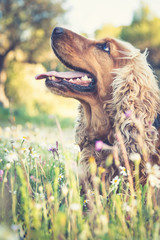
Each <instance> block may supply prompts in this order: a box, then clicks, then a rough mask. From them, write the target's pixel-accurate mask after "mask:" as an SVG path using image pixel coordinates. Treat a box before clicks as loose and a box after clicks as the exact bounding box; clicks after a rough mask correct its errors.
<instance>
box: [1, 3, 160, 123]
mask: <svg viewBox="0 0 160 240" xmlns="http://www.w3.org/2000/svg"><path fill="white" fill-rule="evenodd" d="M55 26H62V27H66V28H69V29H71V30H73V31H76V32H77V33H79V34H83V35H84V36H86V37H90V38H95V39H100V38H103V37H106V36H112V37H116V38H121V39H123V40H125V41H129V42H131V43H132V44H133V45H134V46H136V47H137V48H140V49H141V51H142V52H143V51H144V50H145V49H146V48H148V50H149V56H148V61H149V63H150V64H151V66H152V67H153V69H154V70H155V74H156V75H157V76H159V79H160V1H159V0H148V1H147V0H146V1H140V0H134V1H133V0H112V1H109V0H99V1H93V0H81V1H79V0H45V1H44V0H34V1H33V0H14V1H13V0H0V124H1V125H2V126H5V125H7V124H9V123H11V124H19V123H20V124H25V123H26V122H32V123H35V124H40V125H49V126H51V125H54V124H55V122H56V119H58V120H59V121H60V122H61V124H62V126H64V127H65V126H66V127H67V126H69V125H72V124H73V121H74V119H75V116H76V108H77V104H78V103H77V102H76V100H73V99H66V98H62V97H58V96H55V95H53V94H51V93H50V92H49V91H48V90H47V89H46V87H45V84H44V81H36V80H35V75H36V74H39V73H42V72H45V71H49V70H56V71H65V70H66V69H65V68H64V66H63V65H62V64H61V63H60V62H59V61H58V60H57V58H56V57H55V56H54V54H53V52H52V50H51V47H50V35H51V33H52V30H53V28H54V27H55Z"/></svg>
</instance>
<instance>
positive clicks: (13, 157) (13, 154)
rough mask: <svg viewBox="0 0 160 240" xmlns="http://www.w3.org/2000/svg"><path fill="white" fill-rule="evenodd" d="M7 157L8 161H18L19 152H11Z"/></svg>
mask: <svg viewBox="0 0 160 240" xmlns="http://www.w3.org/2000/svg"><path fill="white" fill-rule="evenodd" d="M5 159H6V161H7V162H14V161H18V154H17V153H16V152H9V153H8V154H7V155H6V156H5Z"/></svg>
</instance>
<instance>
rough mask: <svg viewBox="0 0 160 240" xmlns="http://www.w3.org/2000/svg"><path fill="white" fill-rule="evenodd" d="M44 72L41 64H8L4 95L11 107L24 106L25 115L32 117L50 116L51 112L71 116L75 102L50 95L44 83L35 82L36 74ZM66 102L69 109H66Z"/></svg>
mask: <svg viewBox="0 0 160 240" xmlns="http://www.w3.org/2000/svg"><path fill="white" fill-rule="evenodd" d="M45 71H46V70H45V68H44V67H43V66H42V65H41V64H29V63H28V64H27V63H25V64H23V63H14V62H13V63H12V64H10V68H8V78H7V81H6V94H7V97H8V98H9V100H10V102H11V104H12V105H11V106H13V108H15V106H17V107H22V106H25V109H26V111H27V113H28V114H29V115H32V116H35V115H38V114H39V113H41V114H43V113H48V114H52V113H53V112H54V113H55V114H61V115H63V116H66V115H68V116H73V115H74V113H73V112H74V110H75V108H76V106H77V102H76V101H74V100H68V99H67V100H66V99H64V98H61V97H57V96H55V95H53V94H51V93H50V92H49V91H48V90H47V88H46V86H45V83H44V81H36V80H35V75H36V74H37V73H39V72H45ZM68 101H69V102H70V107H68ZM59 106H60V107H59ZM67 107H68V109H67Z"/></svg>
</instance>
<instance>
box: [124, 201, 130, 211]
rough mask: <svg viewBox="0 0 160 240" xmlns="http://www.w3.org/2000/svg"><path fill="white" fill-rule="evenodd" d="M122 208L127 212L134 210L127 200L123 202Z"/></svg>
mask: <svg viewBox="0 0 160 240" xmlns="http://www.w3.org/2000/svg"><path fill="white" fill-rule="evenodd" d="M122 208H123V210H124V211H126V212H131V210H132V208H131V207H130V206H129V205H128V204H127V203H126V202H125V203H123V205H122Z"/></svg>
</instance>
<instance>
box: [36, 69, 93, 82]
mask: <svg viewBox="0 0 160 240" xmlns="http://www.w3.org/2000/svg"><path fill="white" fill-rule="evenodd" d="M52 76H54V77H55V78H62V79H64V78H65V79H73V78H82V77H84V76H87V77H89V76H90V75H89V74H88V73H83V72H77V71H70V72H56V71H51V72H46V73H42V74H38V75H36V76H35V79H36V80H39V79H44V78H47V77H52Z"/></svg>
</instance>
